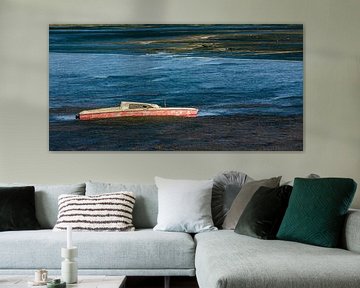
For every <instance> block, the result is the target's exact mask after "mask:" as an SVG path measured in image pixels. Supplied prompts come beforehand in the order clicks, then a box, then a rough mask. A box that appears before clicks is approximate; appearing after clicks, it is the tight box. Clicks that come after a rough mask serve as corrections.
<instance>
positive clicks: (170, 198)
mask: <svg viewBox="0 0 360 288" xmlns="http://www.w3.org/2000/svg"><path fill="white" fill-rule="evenodd" d="M155 183H156V186H157V187H158V199H159V214H158V217H157V225H156V226H155V227H154V230H160V231H176V232H188V233H199V232H205V231H211V230H217V228H216V227H214V223H213V221H212V217H211V190H212V186H213V180H203V181H196V180H173V179H164V178H160V177H155Z"/></svg>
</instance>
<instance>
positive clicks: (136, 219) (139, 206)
mask: <svg viewBox="0 0 360 288" xmlns="http://www.w3.org/2000/svg"><path fill="white" fill-rule="evenodd" d="M120 191H131V192H133V193H134V195H135V197H136V201H135V206H134V210H133V223H134V226H135V228H136V229H139V228H153V227H154V226H155V225H156V223H157V214H158V191H157V187H156V185H155V184H121V183H103V182H92V181H89V182H86V195H89V196H90V195H98V194H103V193H110V192H120Z"/></svg>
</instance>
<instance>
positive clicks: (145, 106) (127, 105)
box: [120, 102, 160, 110]
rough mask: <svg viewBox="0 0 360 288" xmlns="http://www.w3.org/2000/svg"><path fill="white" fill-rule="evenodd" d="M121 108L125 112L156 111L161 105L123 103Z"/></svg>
mask: <svg viewBox="0 0 360 288" xmlns="http://www.w3.org/2000/svg"><path fill="white" fill-rule="evenodd" d="M120 108H121V109H124V110H128V109H154V108H155V109H156V108H160V106H159V105H156V104H149V103H140V102H121V103H120Z"/></svg>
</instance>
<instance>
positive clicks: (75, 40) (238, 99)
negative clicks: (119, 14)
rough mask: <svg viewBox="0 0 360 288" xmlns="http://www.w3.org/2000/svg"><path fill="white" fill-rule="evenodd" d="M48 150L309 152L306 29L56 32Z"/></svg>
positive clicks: (91, 28) (80, 28) (74, 28)
mask: <svg viewBox="0 0 360 288" xmlns="http://www.w3.org/2000/svg"><path fill="white" fill-rule="evenodd" d="M49 150H50V151H302V150H303V25H301V24H271V25H270V24H266V25H261V24H249V25H245V24H237V25H234V24H232V25H229V24H226V25H225V24H218V25H170V24H169V25H157V24H148V25H143V24H141V25H140V24H139V25H115V24H114V25H92V24H87V25H78V24H67V25H63V24H62V25H58V24H54V25H50V26H49Z"/></svg>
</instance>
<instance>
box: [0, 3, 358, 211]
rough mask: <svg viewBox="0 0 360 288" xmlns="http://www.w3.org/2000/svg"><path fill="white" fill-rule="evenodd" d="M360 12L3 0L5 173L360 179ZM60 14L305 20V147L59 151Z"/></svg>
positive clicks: (100, 19) (130, 19)
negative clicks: (51, 94) (54, 41)
mask: <svg viewBox="0 0 360 288" xmlns="http://www.w3.org/2000/svg"><path fill="white" fill-rule="evenodd" d="M359 11H360V1H358V0H344V1H338V0H302V1H299V0H272V1H268V0H242V1H238V0H222V1H219V0H155V1H154V0H152V1H149V0H123V1H121V0H120V1H119V0H99V1H95V0H77V1H75V0H62V1H49V0H31V1H29V0H0V182H12V181H16V182H37V183H40V182H43V183H63V182H66V183H71V182H80V181H85V180H88V179H93V180H108V181H126V182H144V183H146V182H152V181H153V177H154V176H155V175H160V176H165V177H176V178H187V177H191V178H195V179H200V178H210V177H212V176H213V175H215V174H216V173H218V172H219V171H222V170H231V169H234V170H241V171H245V172H247V173H248V174H249V175H251V176H253V177H255V178H260V177H268V176H275V175H283V176H284V178H285V179H289V178H291V177H293V176H304V175H307V174H309V173H311V172H314V173H318V174H320V175H322V176H344V177H352V178H354V179H355V180H356V181H357V182H358V183H359V185H360V128H359V125H360V109H359V108H360V36H359V35H360V34H359V29H360V20H359V19H360V17H359ZM51 23H124V24H130V23H238V24H241V23H303V24H304V34H305V37H304V44H305V51H304V55H305V60H304V66H305V69H304V73H305V75H304V76H305V77H304V94H305V95H304V102H305V106H304V108H305V109H304V116H305V118H304V119H305V120H304V124H305V125H304V127H305V128H304V144H305V145H304V151H303V152H293V153H288V152H287V153H283V152H206V153H205V152H186V153H185V152H148V153H145V152H141V153H140V152H132V153H129V152H126V153H125V152H117V153H114V152H111V153H106V152H66V153H64V152H49V151H48V25H49V24H51ZM359 190H360V189H359ZM359 195H360V192H358V193H357V197H356V199H355V203H354V205H353V206H354V207H360V196H359Z"/></svg>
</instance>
